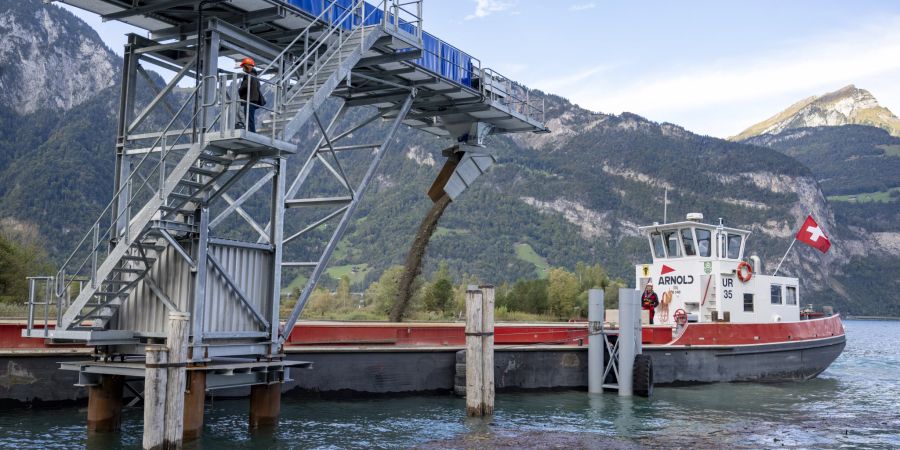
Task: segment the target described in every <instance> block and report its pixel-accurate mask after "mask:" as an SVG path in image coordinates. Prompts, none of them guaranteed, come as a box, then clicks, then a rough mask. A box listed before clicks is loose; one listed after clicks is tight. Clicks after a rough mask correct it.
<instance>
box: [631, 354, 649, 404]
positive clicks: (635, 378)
mask: <svg viewBox="0 0 900 450" xmlns="http://www.w3.org/2000/svg"><path fill="white" fill-rule="evenodd" d="M631 380H632V385H631V386H632V391H633V392H634V395H637V396H639V397H650V395H652V394H653V360H652V359H650V356H648V355H644V354H639V355H634V366H633V372H632V377H631Z"/></svg>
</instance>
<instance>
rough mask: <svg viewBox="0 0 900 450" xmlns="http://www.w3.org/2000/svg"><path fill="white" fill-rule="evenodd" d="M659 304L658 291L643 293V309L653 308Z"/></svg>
mask: <svg viewBox="0 0 900 450" xmlns="http://www.w3.org/2000/svg"><path fill="white" fill-rule="evenodd" d="M657 306H659V298H658V297H657V296H656V292H651V293H649V294H648V293H646V292H644V295H641V307H642V308H643V309H652V308H656V307H657Z"/></svg>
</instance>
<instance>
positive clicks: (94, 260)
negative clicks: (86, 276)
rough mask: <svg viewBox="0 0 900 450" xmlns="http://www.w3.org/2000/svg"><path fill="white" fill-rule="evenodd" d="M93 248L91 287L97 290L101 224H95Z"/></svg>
mask: <svg viewBox="0 0 900 450" xmlns="http://www.w3.org/2000/svg"><path fill="white" fill-rule="evenodd" d="M93 228H94V238H93V246H92V247H91V287H92V288H94V289H96V288H97V253H98V252H99V250H98V249H97V248H98V247H100V223H96V224H94V227H93Z"/></svg>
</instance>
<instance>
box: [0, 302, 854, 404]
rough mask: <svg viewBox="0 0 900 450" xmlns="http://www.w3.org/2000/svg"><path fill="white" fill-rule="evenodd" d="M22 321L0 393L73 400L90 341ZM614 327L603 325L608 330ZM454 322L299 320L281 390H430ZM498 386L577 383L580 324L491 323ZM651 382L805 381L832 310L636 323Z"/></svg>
mask: <svg viewBox="0 0 900 450" xmlns="http://www.w3.org/2000/svg"><path fill="white" fill-rule="evenodd" d="M24 327H25V325H24V323H22V322H20V321H5V322H0V360H2V361H3V363H0V401H3V400H14V401H25V402H30V401H37V400H46V401H54V400H77V399H80V398H83V397H84V395H85V392H84V390H83V389H81V388H75V387H73V384H74V378H75V374H74V373H72V372H67V371H60V370H58V369H56V368H57V367H58V362H62V361H66V362H72V361H79V360H85V359H87V358H89V353H90V351H91V349H90V348H86V347H84V346H82V345H72V344H53V343H48V342H45V341H42V340H40V339H31V338H23V337H21V330H22V329H24ZM614 333H615V330H612V331H611V334H614ZM464 341H465V331H464V325H463V324H461V323H375V322H370V323H360V322H301V323H299V324H298V326H297V327H296V328H295V329H294V331H293V332H292V333H291V336H290V338H289V339H288V341H287V345H286V347H285V353H286V354H287V357H288V358H289V359H292V360H302V361H312V362H313V363H314V368H313V369H312V370H309V371H300V372H297V373H294V374H293V378H294V381H292V382H291V383H290V384H288V385H285V391H292V390H294V389H297V390H298V391H299V392H314V393H317V394H327V393H329V392H332V393H341V394H348V393H349V394H353V393H362V394H365V393H395V392H426V391H427V392H434V391H450V390H452V389H453V384H454V372H455V364H456V362H457V357H458V355H457V353H458V352H459V351H460V350H462V348H464ZM495 341H496V354H495V370H496V376H495V379H496V383H497V389H498V390H501V391H502V390H508V389H546V388H583V387H586V386H587V341H588V332H587V324H586V323H552V324H497V325H496V328H495ZM643 342H644V347H643V351H644V353H645V354H647V355H649V356H650V357H651V358H652V359H653V366H654V382H655V384H657V385H667V384H690V383H711V382H734V381H767V382H768V381H788V380H806V379H810V378H813V377H815V376H817V375H818V374H819V373H821V372H822V371H823V370H825V369H826V368H828V366H829V365H830V364H831V363H832V362H833V361H834V360H835V359H836V358H837V357H838V356H839V355H840V354H841V352H842V351H843V349H844V345H845V335H844V328H843V326H842V324H841V320H840V317H839V316H836V315H835V316H831V317H827V318H822V319H815V320H808V321H800V322H792V323H770V324H743V323H721V322H719V323H691V324H688V325H687V326H686V328H685V329H684V330H683V331H682V333H680V334H679V335H678V336H677V337H674V338H673V336H672V329H671V328H670V327H665V326H647V327H644V329H643Z"/></svg>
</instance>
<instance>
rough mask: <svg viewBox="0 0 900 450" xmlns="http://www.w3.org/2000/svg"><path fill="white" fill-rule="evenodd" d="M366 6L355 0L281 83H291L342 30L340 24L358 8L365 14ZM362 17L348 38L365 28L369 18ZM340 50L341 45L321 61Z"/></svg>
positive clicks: (284, 74)
mask: <svg viewBox="0 0 900 450" xmlns="http://www.w3.org/2000/svg"><path fill="white" fill-rule="evenodd" d="M365 4H366V2H365V0H355V1H354V2H353V4H351V6H350V7H348V8H347V9H346V11H345V12H344V13H343V15H341V16H339V17H338V19H337V20H336V21H334V23H330V24H329V27H328V32H327V33H325V35H324V36H320V37H319V38H318V40H317V42H316V45H314V46H313V47H312V48H310V49H308V50H307V51H306V52H305V53H304V56H303V57H302V58H300V60H298V61H296V62H295V63H294V64H293V66H291V68H290V70H287V71H285V72H284V73H283V74H282V75H281V76H280V77H279V78H280V79H281V81H282V82H289V81H290V78H291V76H292V75H294V73H295V72H296V71H297V70H299V68H300V67H302V66H303V65H304V64H306V63H307V62H309V60H310V58H312V57H313V56H318V54H319V49H320V48H321V47H322V46H324V45H326V42H327V41H328V39H329V38H330V37H331V36H332V35H334V34H335V33H336V32H338V31H339V30H341V25H340V24H341V23H343V22H344V21H345V20H347V19H349V18H350V17H351V15H352V14H354V13H355V12H356V9H357V8H359V9H361V10H362V11H363V13H365ZM374 11H375V10H374V9H373V10H372V13H374ZM370 15H371V13H370ZM360 17H361V20H360V21H359V26H353V23H352V22H351V27H350V30H348V31H349V34H348V37H349V36H352V35H353V33H355V32H356V31H357V30H360V29H363V28H365V22H366V19H367V18H368V17H369V16H363V15H362V14H360ZM340 43H343V40H341V42H340ZM340 48H341V46H340V45H336V46H334V51H332V52H330V55H329V57H328V58H326V59H324V60H320V61H324V62H327V61H330V60H331V56H333V55H334V54H335V53H337V52H340ZM319 65H322V64H319Z"/></svg>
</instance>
